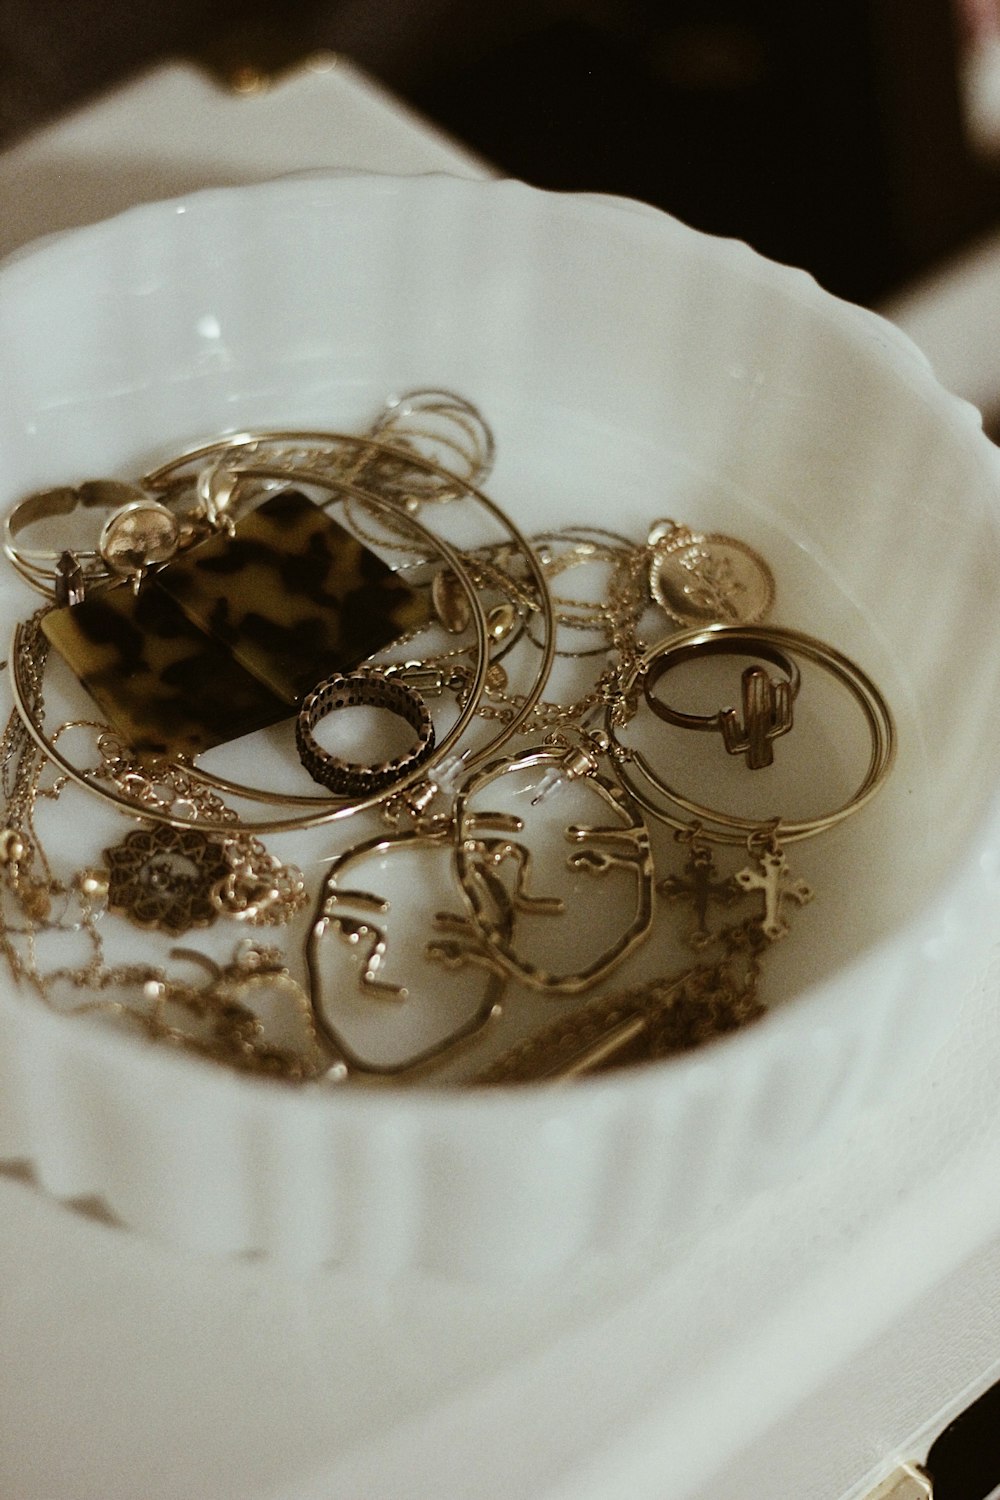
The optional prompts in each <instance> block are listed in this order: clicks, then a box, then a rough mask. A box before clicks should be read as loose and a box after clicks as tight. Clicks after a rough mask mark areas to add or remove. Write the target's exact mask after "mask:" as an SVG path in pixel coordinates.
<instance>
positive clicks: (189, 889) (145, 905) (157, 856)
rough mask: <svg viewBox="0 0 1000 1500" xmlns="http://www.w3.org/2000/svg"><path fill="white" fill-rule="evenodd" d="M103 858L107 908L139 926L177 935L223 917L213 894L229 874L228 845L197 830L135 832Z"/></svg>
mask: <svg viewBox="0 0 1000 1500" xmlns="http://www.w3.org/2000/svg"><path fill="white" fill-rule="evenodd" d="M104 857H105V859H106V860H107V863H108V873H109V880H108V907H109V909H110V910H111V911H118V912H121V913H122V914H123V915H124V916H126V917H128V919H129V921H131V922H135V923H136V925H137V926H139V927H158V928H159V929H160V930H161V931H162V932H169V933H170V934H171V935H173V936H175V937H176V936H177V934H178V933H181V932H187V930H188V929H189V928H191V927H207V926H208V925H209V923H210V922H214V920H215V918H216V916H217V915H218V911H219V908H218V906H217V905H216V903H215V902H214V901H213V899H212V896H213V891H214V889H215V887H216V886H217V885H218V883H219V882H220V881H221V880H224V879H225V877H226V876H227V875H228V874H229V861H228V860H227V858H226V852H225V846H224V845H223V844H222V843H220V842H219V841H218V840H217V839H212V838H209V837H208V836H207V835H206V834H204V833H201V832H199V830H198V829H196V828H170V827H167V826H166V825H162V824H157V825H155V826H154V827H152V828H136V829H133V830H132V832H131V833H128V834H126V835H125V837H124V838H123V839H122V841H121V843H119V844H116V845H115V846H114V848H112V849H105V851H104Z"/></svg>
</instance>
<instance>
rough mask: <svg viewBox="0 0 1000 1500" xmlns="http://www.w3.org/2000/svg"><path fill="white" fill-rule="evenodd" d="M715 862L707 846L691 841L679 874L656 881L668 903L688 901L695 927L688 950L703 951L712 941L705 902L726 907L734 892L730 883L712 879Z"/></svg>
mask: <svg viewBox="0 0 1000 1500" xmlns="http://www.w3.org/2000/svg"><path fill="white" fill-rule="evenodd" d="M715 873H716V870H715V862H714V861H713V859H712V851H711V849H709V847H708V845H707V844H704V843H702V842H700V841H699V840H698V839H692V841H691V848H690V853H689V854H688V857H687V862H686V863H685V865H684V874H683V875H668V876H667V877H666V878H665V879H664V880H661V881H658V882H657V886H656V889H657V890H658V891H659V893H660V894H661V895H662V896H666V898H667V900H668V901H689V902H690V903H691V905H692V907H693V908H694V914H695V922H696V926H695V927H693V928H692V930H691V931H690V932H689V933H688V942H689V943H690V945H691V947H692V948H696V949H701V948H707V947H708V945H709V943H710V942H711V941H712V934H711V932H710V931H709V930H708V903H709V902H710V901H711V900H716V901H721V902H722V903H724V904H726V905H728V903H729V902H731V901H734V900H735V899H736V896H737V894H738V892H737V891H736V890H735V889H734V886H733V882H732V881H731V880H716V879H714V878H713V877H714V876H715Z"/></svg>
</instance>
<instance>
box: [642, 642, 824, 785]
mask: <svg viewBox="0 0 1000 1500" xmlns="http://www.w3.org/2000/svg"><path fill="white" fill-rule="evenodd" d="M713 655H720V656H743V657H749V658H753V659H754V661H755V663H756V662H757V660H758V659H759V661H766V662H770V663H771V665H772V666H775V667H777V668H778V669H779V671H781V672H782V673H783V674H784V675H783V676H782V677H781V678H779V679H778V681H775V680H774V679H773V678H771V677H769V676H768V674H767V672H766V671H765V669H764V668H763V667H762V666H759V665H757V664H755V665H753V666H749V667H747V668H746V669H745V671H744V672H743V675H742V678H741V687H742V711H743V718H742V722H741V720H740V716H739V714H738V713H737V711H736V709H735V708H720V709H719V710H718V712H717V713H713V714H694V713H686V712H683V711H682V710H681V709H678V708H674V707H673V705H672V704H670V703H666V702H664V700H663V699H662V698H660V697H658V696H657V695H656V694H655V693H654V692H653V689H654V687H655V686H656V685H657V683H659V682H660V680H661V679H662V678H663V677H665V676H666V674H667V673H668V672H671V671H673V669H674V668H675V667H678V666H680V664H681V662H684V661H691V660H693V659H695V658H701V657H705V656H713ZM799 680H800V678H799V669H798V666H797V665H796V663H795V659H794V657H792V656H789V655H788V654H787V653H786V652H784V651H782V650H781V648H780V646H778V645H776V644H775V643H774V642H773V641H772V640H769V639H768V633H767V632H766V631H762V630H760V629H752V628H749V627H740V626H736V627H718V626H717V627H714V628H711V627H710V628H708V629H705V630H698V631H694V632H690V633H688V634H686V635H683V636H681V637H673V638H668V639H667V640H666V641H664V642H663V643H662V645H661V646H660V648H658V649H657V650H656V651H655V652H654V653H651V654H650V655H649V656H647V660H646V667H645V670H644V671H643V674H642V688H643V693H644V695H645V698H646V702H647V703H648V704H649V707H650V708H651V709H652V710H653V713H654V714H656V715H657V717H658V718H660V719H664V720H666V722H667V723H668V724H676V725H677V726H678V727H679V728H680V729H709V730H715V731H717V732H718V733H719V734H721V735H722V740H723V743H724V745H725V747H726V749H727V750H728V751H729V754H730V755H743V756H745V757H746V763H747V766H748V767H749V769H750V770H751V771H757V770H759V769H760V768H761V767H762V766H769V765H770V764H771V762H772V761H773V759H774V751H773V749H772V748H771V747H772V743H773V741H774V740H776V739H777V738H778V737H779V736H780V735H783V734H787V733H788V731H789V730H790V729H791V727H792V704H793V702H794V699H795V697H796V694H797V693H798V691H799Z"/></svg>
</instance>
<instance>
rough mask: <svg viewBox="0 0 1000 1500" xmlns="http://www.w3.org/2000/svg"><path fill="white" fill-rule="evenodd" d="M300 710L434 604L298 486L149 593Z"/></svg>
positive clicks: (183, 562) (192, 555) (212, 541)
mask: <svg viewBox="0 0 1000 1500" xmlns="http://www.w3.org/2000/svg"><path fill="white" fill-rule="evenodd" d="M149 586H152V587H155V588H157V589H160V590H162V591H163V592H164V593H166V594H169V595H170V597H171V598H172V599H173V600H175V602H176V603H177V604H179V605H180V607H181V609H183V610H184V612H185V614H186V615H187V616H188V618H189V619H190V620H191V621H192V622H193V623H194V624H196V625H198V626H200V627H201V629H202V630H205V631H207V632H208V633H209V634H210V635H211V636H213V637H214V639H215V640H216V641H217V642H219V644H220V645H222V646H224V647H226V648H227V649H228V650H229V651H231V652H232V653H233V655H234V656H235V657H236V658H237V660H238V661H239V662H241V663H242V665H243V666H244V667H245V668H246V669H247V671H249V672H252V673H253V675H254V676H255V677H259V678H260V680H261V681H262V682H264V683H266V684H267V686H268V687H269V688H270V689H271V690H272V692H274V693H276V694H277V695H278V696H279V697H280V698H283V699H284V700H285V701H286V702H287V703H289V704H291V705H293V706H294V705H296V704H298V703H299V702H300V701H301V700H302V698H304V697H305V695H306V694H307V693H309V692H310V691H311V690H312V689H313V688H314V687H315V686H316V684H317V683H318V682H320V681H321V680H322V679H323V678H324V677H329V676H330V675H331V673H334V672H345V671H350V670H351V668H353V667H356V666H357V665H358V663H359V662H362V661H364V660H365V659H366V658H367V657H369V656H371V655H373V654H374V653H375V652H376V651H380V650H381V649H382V648H383V647H384V646H388V645H390V644H391V643H392V642H393V641H395V640H398V639H399V638H400V636H402V635H404V634H406V633H407V632H409V631H410V630H412V629H414V628H415V627H419V626H421V625H424V624H426V622H427V620H428V618H429V612H430V611H429V602H428V600H427V597H426V594H425V593H420V592H418V591H417V590H416V589H413V588H411V587H410V585H409V584H408V583H406V582H405V581H404V580H403V579H402V578H401V577H400V575H399V574H398V573H396V572H394V571H393V569H392V568H390V567H388V566H387V565H386V564H385V563H384V562H383V561H382V559H381V558H380V557H377V556H376V554H375V553H374V552H372V551H371V550H370V549H369V548H367V547H365V546H364V545H363V544H362V543H361V542H359V541H358V540H357V538H355V537H353V536H351V535H350V533H349V532H347V531H345V530H344V528H343V527H341V526H338V525H337V524H336V523H335V522H334V521H331V520H330V518H329V516H327V515H326V514H325V512H324V511H323V510H322V509H321V508H320V507H319V506H318V505H316V504H315V503H314V502H313V501H312V500H310V499H309V498H308V497H307V496H306V495H304V494H302V493H301V491H299V490H294V489H289V490H283V491H281V492H280V493H279V494H276V495H272V496H271V497H270V498H269V499H267V500H265V501H264V502H263V503H262V504H261V505H259V506H258V507H257V509H256V510H254V511H252V512H251V513H250V514H249V515H247V516H245V517H244V518H243V519H242V520H241V521H240V522H239V523H238V525H237V527H236V532H235V534H234V535H233V536H223V535H219V536H215V537H211V538H209V540H208V541H206V542H203V543H201V544H200V545H199V546H197V547H194V548H192V550H191V551H190V552H188V553H185V554H184V555H183V556H181V557H180V558H178V559H176V560H175V561H173V562H171V563H169V564H168V565H167V566H166V567H164V568H162V569H161V570H160V571H159V572H158V573H157V574H156V575H155V577H154V578H152V579H151V580H150V581H149V583H148V584H146V585H144V587H149Z"/></svg>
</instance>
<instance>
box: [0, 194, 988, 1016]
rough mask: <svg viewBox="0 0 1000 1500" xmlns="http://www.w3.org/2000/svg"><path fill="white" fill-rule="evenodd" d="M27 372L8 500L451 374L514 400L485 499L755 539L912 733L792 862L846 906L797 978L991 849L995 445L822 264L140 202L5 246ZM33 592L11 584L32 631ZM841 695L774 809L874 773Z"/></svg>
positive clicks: (336, 211)
mask: <svg viewBox="0 0 1000 1500" xmlns="http://www.w3.org/2000/svg"><path fill="white" fill-rule="evenodd" d="M0 379H2V383H3V388H4V392H5V398H4V402H3V405H2V409H0V453H2V455H3V464H2V473H0V504H2V505H3V506H4V507H6V506H7V505H9V504H11V503H13V502H14V501H15V500H16V499H18V498H19V497H20V496H22V495H23V494H25V493H26V492H28V491H30V490H32V489H35V488H40V487H47V486H51V485H55V484H60V483H69V484H72V483H76V482H78V481H79V480H80V479H81V478H84V477H92V476H97V475H111V474H113V475H118V476H121V477H132V476H134V475H136V474H137V473H139V472H141V471H142V470H144V469H146V468H148V467H149V466H150V465H151V464H152V463H153V462H154V461H156V460H157V459H160V458H162V457H165V456H167V455H169V454H171V453H174V452H176V451H178V450H180V449H181V448H183V447H184V446H185V445H187V444H189V443H193V442H196V441H198V440H200V439H203V438H206V437H211V436H214V435H216V434H219V433H222V432H226V431H234V430H240V429H244V428H252V427H254V426H264V427H289V428H311V427H316V428H332V429H335V430H339V431H348V432H349V431H357V430H360V429H362V428H363V427H365V426H366V425H367V424H368V423H369V422H370V420H371V417H372V414H373V412H374V411H376V410H377V409H378V407H379V406H380V405H381V403H382V402H383V401H384V399H385V397H386V396H387V395H388V394H390V393H392V392H399V391H402V390H406V389H409V388H412V387H419V386H439V387H445V388H449V389H452V390H455V391H457V392H460V393H461V394H462V395H464V396H466V397H468V398H469V399H471V400H472V401H474V402H475V403H476V404H477V405H478V406H479V408H480V409H481V411H482V412H483V413H484V415H485V416H486V417H487V419H488V420H489V422H490V424H491V426H492V428H493V430H494V432H495V434H496V438H497V444H498V455H497V463H496V467H495V470H494V472H493V475H492V476H491V478H490V480H489V482H488V484H487V486H486V488H487V490H488V492H489V494H490V495H491V497H492V498H493V499H494V500H495V501H496V502H497V503H498V504H500V505H501V506H503V507H504V508H505V509H506V510H508V511H509V512H510V514H511V515H512V516H513V517H514V518H515V520H516V521H517V522H518V524H519V525H520V526H521V527H522V529H524V530H525V531H526V532H532V531H535V530H539V529H542V528H545V527H554V526H560V525H564V524H567V523H573V522H575V523H578V524H590V525H602V526H607V527H612V528H613V529H614V530H616V531H618V532H622V533H625V534H627V535H628V536H630V537H633V538H635V539H640V538H642V537H643V536H644V535H645V534H646V531H647V530H648V527H649V525H650V523H651V522H652V521H653V520H654V519H656V518H658V517H671V518H674V519H676V520H678V521H681V522H685V523H687V524H690V525H691V526H693V527H695V528H697V529H700V530H704V531H718V532H723V533H727V534H730V535H735V536H738V537H741V538H743V539H745V540H746V541H748V542H749V543H750V544H751V545H752V546H753V547H754V548H756V549H757V550H758V551H759V552H760V553H761V554H762V555H763V556H764V557H765V558H766V559H767V561H768V563H769V565H770V567H771V569H772V571H773V573H774V575H775V578H776V580H777V586H778V597H777V603H776V606H775V610H774V614H773V618H774V620H775V621H776V622H777V623H779V624H780V625H781V626H787V627H791V628H794V629H797V630H802V631H805V632H808V633H809V634H810V635H812V636H815V637H819V638H822V639H824V640H826V641H829V642H831V643H832V644H833V645H835V646H836V647H837V649H838V650H840V651H842V652H844V653H846V654H847V655H848V656H850V657H852V658H853V659H855V660H856V661H857V662H858V663H859V664H860V665H861V666H862V667H863V668H864V670H865V671H866V672H867V673H868V674H869V675H870V676H871V677H872V678H873V679H874V681H875V682H876V683H878V685H879V686H880V688H881V689H882V691H883V693H884V694H885V697H886V699H887V701H888V702H889V704H890V705H891V707H892V710H893V714H894V716H895V719H896V724H897V730H898V760H897V764H896V767H895V770H894V772H893V775H892V777H891V779H890V782H889V784H888V785H887V786H886V788H885V790H884V792H883V794H882V795H880V796H879V797H878V798H877V799H876V800H875V801H874V802H873V803H872V804H871V805H870V806H868V807H867V808H866V809H865V810H864V812H863V813H862V814H861V815H859V816H858V818H856V819H851V820H848V821H847V822H846V823H845V824H843V825H841V826H840V827H838V828H836V829H834V830H832V831H831V832H830V833H828V834H826V835H824V836H823V837H822V838H818V839H816V840H812V841H810V842H809V843H808V844H803V845H802V846H801V849H800V850H797V851H796V865H797V868H798V869H799V870H800V871H801V873H802V874H804V875H805V877H806V878H808V879H809V880H810V882H811V883H812V884H814V886H815V887H816V889H817V891H818V892H820V893H821V895H822V901H821V902H818V903H817V904H816V906H815V908H810V910H809V912H808V913H805V914H804V915H803V919H802V920H803V924H804V932H805V937H804V940H803V941H801V942H798V943H789V944H787V945H783V946H782V948H781V950H780V951H776V952H775V954H774V958H773V968H772V970H771V974H770V978H769V981H768V984H769V998H770V999H771V1000H772V1001H776V1000H781V999H783V998H787V997H789V996H791V995H793V994H797V993H799V992H801V991H802V990H803V988H804V987H807V986H809V985H815V984H816V983H818V982H819V981H821V980H823V979H824V978H829V979H831V980H833V981H834V982H835V977H836V974H837V972H838V971H839V970H841V969H842V968H843V966H844V964H845V963H846V962H847V961H848V960H850V959H851V958H853V957H856V956H858V955H859V954H861V953H863V952H864V951H865V950H866V949H868V948H869V947H871V945H873V944H875V943H884V942H890V943H893V942H908V941H912V940H913V933H914V931H915V927H914V924H915V923H916V922H917V921H918V919H919V914H920V913H921V911H922V910H923V908H924V907H925V905H926V903H927V901H928V899H929V898H930V897H931V895H932V894H933V893H934V892H935V891H937V890H938V889H940V888H941V887H942V886H943V885H945V884H946V883H947V882H948V880H949V879H950V878H951V874H952V872H953V869H954V867H955V865H956V863H957V862H959V861H961V860H963V859H967V858H969V857H971V854H970V851H975V850H977V849H978V848H979V846H980V844H981V842H982V834H981V830H982V828H983V826H984V823H985V821H986V820H987V819H988V816H989V809H990V807H991V803H992V798H993V793H994V785H995V780H996V777H995V771H994V769H993V766H992V757H991V756H990V755H988V754H987V753H986V749H985V747H988V746H991V745H992V744H994V743H995V738H996V732H997V728H998V702H1000V693H998V672H1000V649H998V644H1000V643H998V640H997V634H998V629H1000V626H998V623H997V617H996V611H995V610H994V609H992V607H991V606H992V602H993V596H994V589H995V580H996V578H997V576H998V568H1000V529H998V522H997V510H996V492H997V477H998V468H997V463H996V459H995V455H994V452H993V450H992V448H991V446H990V445H989V444H988V443H987V442H986V440H985V439H984V438H982V437H981V436H979V435H978V434H977V429H976V418H975V416H974V414H973V413H971V412H970V411H969V410H968V409H967V408H965V407H963V406H962V405H961V404H960V403H959V402H957V401H956V400H954V399H952V398H951V397H949V396H946V395H945V393H944V392H942V391H941V390H940V389H939V388H938V387H937V385H936V384H935V382H934V381H933V379H932V377H931V375H930V373H929V371H928V370H927V368H926V367H925V365H924V363H923V361H922V360H921V358H920V357H919V356H918V355H917V354H916V352H915V351H914V350H912V349H911V348H909V347H908V346H907V345H906V344H905V343H904V341H903V340H902V339H900V338H899V337H898V336H897V335H895V334H894V333H893V332H892V330H890V329H889V328H888V327H887V326H886V325H884V324H881V323H880V322H879V321H878V320H877V319H875V318H873V317H870V316H868V315H867V314H864V313H862V312H860V311H858V310H856V309H852V308H849V307H847V306H845V305H844V304H841V303H838V302H835V301H834V300H833V299H832V298H829V297H827V296H825V295H824V294H823V293H822V292H820V290H819V289H818V288H817V287H816V286H815V285H814V284H813V283H812V282H811V281H810V280H809V278H807V277H806V276H804V275H803V274H801V273H798V272H793V271H789V270H786V269H783V268H779V267H775V266H773V265H770V264H768V263H765V262H763V261H762V260H760V259H759V258H758V257H756V256H755V255H753V254H752V253H751V252H750V251H749V250H746V249H745V247H742V246H739V245H735V244H732V243H728V242H721V241H715V240H711V239H708V238H706V237H704V236H701V235H698V234H695V233H693V232H691V231H689V230H687V229H685V228H684V227H683V226H681V225H679V224H677V223H675V222H673V221H671V220H669V219H668V218H666V217H664V216H662V215H658V214H656V215H654V214H647V213H641V212H637V211H635V210H633V209H631V208H629V207H628V206H625V205H622V204H619V203H616V202H613V201H611V200H600V199H588V198H582V197H559V196H554V195H547V194H542V193H538V192H535V191H533V190H531V189H528V188H525V187H522V186H520V185H518V184H513V183H511V184H478V183H465V182H460V181H458V180H452V179H448V178H425V179H417V180H414V179H410V180H407V179H391V178H385V179H379V178H344V177H342V178H332V179H326V178H302V179H294V180H289V181H285V182H279V183H273V184H263V185H261V186H259V187H255V188H250V189H240V190H236V191H221V192H213V193H207V194H202V195H196V196H195V197H193V198H191V199H189V200H185V201H182V202H178V203H173V204H167V205H155V206H152V207H149V208H142V209H139V210H135V211H133V212H131V213H129V214H127V215H124V216H123V217H121V218H120V219H117V220H114V221H111V222H110V223H109V224H106V225H101V226H97V227H95V228H94V229H92V230H86V231H82V232H78V233H75V234H73V235H70V236H66V237H64V238H63V239H61V240H57V241H55V242H52V243H50V244H48V245H45V246H43V247H41V248H39V249H37V250H36V251H34V252H32V253H29V254H27V255H24V256H21V257H19V258H17V259H16V260H14V261H13V262H11V263H10V264H8V265H7V266H6V268H4V270H3V271H2V272H0ZM28 599H29V596H28V595H27V593H26V591H25V590H24V589H22V588H21V587H20V585H18V584H16V583H14V582H11V581H9V580H8V581H7V583H6V584H5V587H4V592H3V601H2V602H3V615H4V620H5V621H6V622H7V623H8V624H9V623H10V622H11V621H12V620H13V619H15V618H18V617H20V616H23V615H24V614H25V613H26V601H28ZM818 701H819V702H820V704H821V709H820V710H819V711H818V712H817V714H816V716H815V718H814V720H813V721H812V722H811V723H809V724H807V730H808V738H807V742H806V753H805V754H804V755H803V756H801V757H800V756H795V757H788V758H786V759H785V761H784V763H783V766H782V767H781V768H780V770H779V771H778V772H776V773H775V774H776V777H777V778H778V779H777V780H775V781H772V782H771V783H769V784H768V787H767V791H766V795H765V796H764V800H763V801H762V802H761V809H762V811H761V815H762V816H764V815H766V813H767V812H768V811H774V810H776V806H777V804H780V807H779V808H777V810H782V811H783V810H784V807H785V805H786V802H787V803H793V804H794V803H799V802H801V804H802V806H803V807H807V808H808V809H809V811H810V812H814V811H817V810H819V809H824V808H826V807H828V806H830V805H831V803H832V804H833V805H836V802H837V801H838V800H842V799H843V797H844V796H845V795H846V794H849V791H850V788H851V786H852V785H853V784H854V782H856V781H857V779H858V777H859V774H860V773H859V767H862V768H863V763H864V756H865V753H866V749H865V745H866V741H865V733H864V725H863V724H859V722H858V720H857V714H856V712H855V709H854V708H853V707H852V705H851V703H850V702H845V701H844V700H843V698H842V697H840V698H838V696H837V692H836V691H835V690H831V692H830V693H829V694H828V695H827V696H826V697H825V698H824V696H823V693H822V691H820V693H819V700H818ZM249 753H250V754H251V755H252V754H253V752H252V751H251V752H249ZM720 776H721V780H720V781H719V783H718V785H715V784H713V786H712V787H711V789H710V790H711V791H712V792H713V794H714V793H715V792H718V793H719V794H720V795H722V796H726V795H733V796H737V797H738V796H740V795H741V791H740V788H741V786H744V785H745V778H744V781H743V782H740V780H739V777H740V773H739V770H738V768H737V769H732V768H730V769H727V770H726V771H725V773H720ZM727 778H728V779H727ZM845 789H846V791H845ZM310 857H313V858H317V857H319V856H318V855H313V856H310V855H308V854H306V856H305V861H308V859H309V858H310ZM840 998H841V1000H842V1001H843V1003H845V1004H847V1003H850V997H849V995H848V993H847V991H846V988H845V992H844V994H843V995H842V996H841V997H840Z"/></svg>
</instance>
